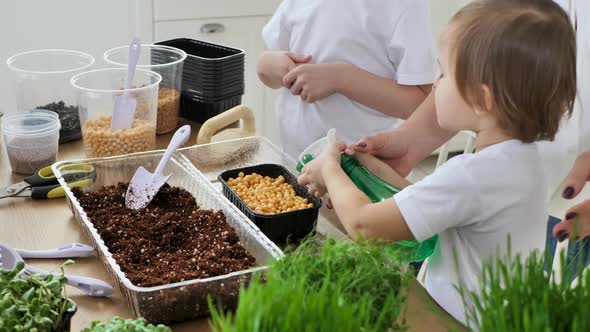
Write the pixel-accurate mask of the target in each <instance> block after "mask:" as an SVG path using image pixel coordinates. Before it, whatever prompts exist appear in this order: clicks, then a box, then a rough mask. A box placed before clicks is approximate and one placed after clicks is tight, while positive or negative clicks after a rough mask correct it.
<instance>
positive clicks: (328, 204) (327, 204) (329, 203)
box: [326, 198, 334, 210]
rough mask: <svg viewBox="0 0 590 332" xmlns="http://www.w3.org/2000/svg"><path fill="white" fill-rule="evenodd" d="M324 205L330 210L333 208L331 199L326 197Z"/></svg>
mask: <svg viewBox="0 0 590 332" xmlns="http://www.w3.org/2000/svg"><path fill="white" fill-rule="evenodd" d="M326 207H327V208H328V209H329V210H332V209H333V208H334V205H332V200H331V199H329V198H328V202H326Z"/></svg>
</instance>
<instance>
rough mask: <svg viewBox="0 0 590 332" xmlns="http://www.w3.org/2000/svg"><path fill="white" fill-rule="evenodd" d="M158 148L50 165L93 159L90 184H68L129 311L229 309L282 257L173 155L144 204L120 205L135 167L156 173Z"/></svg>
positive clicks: (187, 314)
mask: <svg viewBox="0 0 590 332" xmlns="http://www.w3.org/2000/svg"><path fill="white" fill-rule="evenodd" d="M161 154H162V152H147V153H140V154H133V155H127V156H120V157H112V158H95V159H86V160H80V161H74V162H71V161H70V162H58V163H56V164H54V165H53V170H54V172H56V175H57V176H58V178H59V180H60V184H61V185H62V186H64V187H67V183H66V182H65V181H64V180H63V177H62V175H61V172H60V169H62V168H64V167H68V166H71V164H73V163H74V164H75V163H82V162H83V163H90V164H92V165H93V166H94V168H95V170H96V172H97V180H96V182H95V183H94V185H92V186H90V187H86V188H84V191H81V190H71V189H69V188H66V193H67V199H68V202H69V204H70V207H71V208H72V211H73V213H74V216H75V219H76V220H77V221H78V223H79V224H80V226H81V227H82V230H83V231H84V232H85V233H86V235H87V236H89V237H90V239H91V241H92V242H93V244H94V245H95V247H96V248H97V249H98V250H97V252H98V255H99V258H100V259H101V260H102V262H103V265H104V266H105V267H106V269H107V270H108V271H109V273H110V274H111V276H112V277H113V279H114V280H115V282H116V284H117V286H118V287H119V289H120V290H121V293H122V294H123V295H124V297H125V299H126V301H127V303H128V304H129V306H130V307H131V309H132V311H133V313H134V315H136V316H143V317H145V318H146V319H147V320H148V321H150V322H153V323H171V322H179V321H184V320H189V319H193V318H196V317H200V316H204V315H208V314H209V310H208V305H207V298H208V297H209V296H210V297H211V298H212V299H213V301H214V303H215V304H216V305H220V306H222V307H223V308H228V309H230V308H234V307H235V305H236V301H237V295H238V292H239V288H240V284H241V283H243V282H245V281H247V280H248V279H249V278H250V276H251V274H252V273H253V272H255V271H260V270H263V269H266V266H265V265H266V264H267V263H268V262H270V261H273V260H275V259H279V258H281V257H282V256H283V254H282V252H281V251H280V250H279V249H278V248H277V247H276V246H275V245H274V244H273V243H272V242H271V241H270V240H269V239H268V238H266V237H265V236H264V235H263V234H262V233H261V232H260V231H259V230H258V229H257V228H256V226H254V225H253V224H252V223H251V222H250V221H249V220H248V219H247V218H246V217H245V216H244V215H243V214H241V213H240V212H239V211H238V210H237V209H235V207H233V206H232V205H231V203H229V202H228V201H227V200H225V199H224V198H223V196H222V195H221V193H219V192H218V191H217V190H216V189H215V188H214V187H213V185H212V184H211V183H210V182H208V181H207V180H206V178H205V177H204V176H203V175H202V174H199V173H198V171H196V169H190V170H189V169H187V168H186V166H184V165H181V163H180V162H179V161H178V160H177V157H174V158H173V159H172V160H171V162H170V163H168V165H167V166H166V169H165V171H164V172H165V173H166V174H170V173H172V174H173V176H172V178H171V179H170V181H169V183H170V186H168V185H167V186H165V187H164V188H163V189H161V191H160V192H159V193H158V195H157V196H156V197H155V199H154V200H153V201H152V202H151V203H150V205H148V207H147V208H146V209H144V210H140V211H134V210H128V209H127V208H125V193H126V184H124V183H119V182H123V181H128V180H129V179H130V178H131V176H132V175H133V173H134V172H135V169H137V166H139V165H143V166H144V167H146V169H148V170H150V171H153V169H154V168H155V166H156V164H157V162H158V160H159V159H160V156H161Z"/></svg>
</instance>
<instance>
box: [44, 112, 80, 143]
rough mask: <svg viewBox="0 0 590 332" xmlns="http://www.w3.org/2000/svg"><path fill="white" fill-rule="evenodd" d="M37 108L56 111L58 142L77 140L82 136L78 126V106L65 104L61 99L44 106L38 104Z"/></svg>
mask: <svg viewBox="0 0 590 332" xmlns="http://www.w3.org/2000/svg"><path fill="white" fill-rule="evenodd" d="M37 108H38V109H44V110H48V111H52V112H55V113H57V115H58V117H59V122H60V123H61V129H60V130H59V143H60V144H61V143H66V142H71V141H77V140H79V139H80V138H82V129H81V128H80V115H79V114H78V107H76V106H66V104H65V103H64V102H63V101H59V102H57V103H51V104H47V105H44V106H38V107H37Z"/></svg>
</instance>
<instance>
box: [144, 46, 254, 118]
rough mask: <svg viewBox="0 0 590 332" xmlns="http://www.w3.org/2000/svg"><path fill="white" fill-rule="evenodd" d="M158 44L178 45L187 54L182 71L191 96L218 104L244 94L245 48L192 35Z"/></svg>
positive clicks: (187, 92) (184, 93) (186, 93)
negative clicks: (221, 43)
mask: <svg viewBox="0 0 590 332" xmlns="http://www.w3.org/2000/svg"><path fill="white" fill-rule="evenodd" d="M156 45H165V46H171V47H176V48H178V49H181V50H183V51H185V52H186V53H187V58H186V60H185V61H184V64H183V71H182V92H183V95H187V96H189V97H190V98H191V99H195V97H199V98H200V99H201V100H199V102H205V103H213V102H215V103H218V100H222V99H231V97H232V96H235V95H238V94H243V90H244V85H245V76H244V75H245V74H244V70H245V68H244V66H245V64H244V61H245V54H244V51H242V50H239V49H236V48H231V47H226V46H222V45H217V44H212V43H208V42H204V41H200V40H195V39H189V38H178V39H172V40H167V41H162V42H158V43H156ZM203 99H206V100H203ZM188 104H190V102H189V103H188ZM199 106H202V105H199ZM210 106H211V107H217V106H215V105H210ZM234 106H235V105H234ZM220 107H225V106H220ZM217 114H219V112H218V113H217ZM215 115H216V114H215Z"/></svg>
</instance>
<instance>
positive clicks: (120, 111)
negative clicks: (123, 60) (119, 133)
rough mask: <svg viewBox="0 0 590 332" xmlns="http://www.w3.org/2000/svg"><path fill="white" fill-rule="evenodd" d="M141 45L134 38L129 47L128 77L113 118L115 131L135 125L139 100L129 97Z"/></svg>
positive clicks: (117, 98) (112, 123)
mask: <svg viewBox="0 0 590 332" xmlns="http://www.w3.org/2000/svg"><path fill="white" fill-rule="evenodd" d="M140 51H141V45H140V44H139V38H137V37H135V38H133V41H131V45H129V59H128V60H127V76H126V77H125V86H124V88H125V90H123V94H122V95H121V96H117V97H115V105H114V107H113V117H112V119H111V128H113V129H114V130H119V129H127V128H131V125H133V116H134V115H135V108H136V107H137V100H135V98H134V97H133V96H131V95H129V89H131V84H132V83H133V77H134V76H135V67H137V62H138V61H139V53H140Z"/></svg>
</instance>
